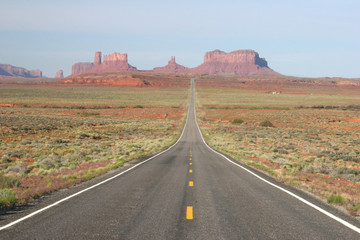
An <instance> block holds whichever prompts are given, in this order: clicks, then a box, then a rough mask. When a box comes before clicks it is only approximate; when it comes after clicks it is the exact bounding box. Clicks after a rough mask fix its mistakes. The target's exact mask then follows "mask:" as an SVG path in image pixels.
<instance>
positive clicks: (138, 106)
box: [134, 105, 144, 108]
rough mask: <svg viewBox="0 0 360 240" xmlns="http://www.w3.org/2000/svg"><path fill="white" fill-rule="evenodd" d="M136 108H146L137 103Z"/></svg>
mask: <svg viewBox="0 0 360 240" xmlns="http://www.w3.org/2000/svg"><path fill="white" fill-rule="evenodd" d="M134 108H144V107H143V106H141V105H136V106H135V107H134Z"/></svg>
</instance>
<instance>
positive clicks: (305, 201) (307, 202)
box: [194, 101, 360, 233]
mask: <svg viewBox="0 0 360 240" xmlns="http://www.w3.org/2000/svg"><path fill="white" fill-rule="evenodd" d="M194 114H195V122H196V126H197V128H198V131H199V133H200V136H201V139H202V141H203V142H204V143H205V145H206V146H207V147H208V148H209V149H210V150H211V151H213V152H214V153H216V154H218V155H220V156H221V157H223V158H224V159H225V160H227V161H229V162H230V163H232V164H234V165H236V166H238V167H240V168H242V169H244V170H245V171H247V172H248V173H250V174H252V175H254V176H255V177H257V178H258V179H260V180H262V181H264V182H265V183H267V184H269V185H271V186H273V187H275V188H277V189H279V190H281V191H283V192H285V193H287V194H289V195H290V196H292V197H294V198H296V199H298V200H300V201H301V202H303V203H305V204H307V205H309V206H310V207H312V208H314V209H316V210H318V211H319V212H321V213H323V214H325V215H326V216H328V217H330V218H332V219H334V220H336V221H338V222H339V223H341V224H343V225H345V226H346V227H348V228H350V229H352V230H354V231H355V232H357V233H360V228H358V227H356V226H354V225H353V224H351V223H349V222H347V221H345V220H343V219H341V218H339V217H337V216H335V215H334V214H332V213H329V212H328V211H326V210H324V209H322V208H320V207H318V206H316V205H315V204H313V203H311V202H309V201H307V200H305V199H303V198H302V197H299V196H298V195H296V194H294V193H292V192H290V191H288V190H286V189H284V188H282V187H280V186H278V185H276V184H274V183H272V182H269V181H268V180H266V179H264V178H262V177H260V176H259V175H257V174H256V173H254V172H252V171H251V170H249V169H247V168H245V167H243V166H241V165H240V164H238V163H235V162H234V161H232V160H230V159H229V158H228V157H226V156H225V155H223V154H221V153H219V152H217V151H215V150H214V149H212V148H211V147H210V146H209V145H208V144H207V143H206V142H205V140H204V137H203V135H202V133H201V131H200V127H199V124H198V122H197V119H196V110H195V101H194Z"/></svg>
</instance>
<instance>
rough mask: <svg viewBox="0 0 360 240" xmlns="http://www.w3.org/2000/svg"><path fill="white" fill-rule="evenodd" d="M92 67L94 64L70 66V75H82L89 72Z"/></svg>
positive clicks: (84, 63)
mask: <svg viewBox="0 0 360 240" xmlns="http://www.w3.org/2000/svg"><path fill="white" fill-rule="evenodd" d="M93 66H94V64H93V63H90V62H80V63H75V64H74V65H73V66H72V70H71V75H79V74H82V73H87V72H90V70H91V68H92V67H93Z"/></svg>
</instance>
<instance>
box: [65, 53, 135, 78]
mask: <svg viewBox="0 0 360 240" xmlns="http://www.w3.org/2000/svg"><path fill="white" fill-rule="evenodd" d="M104 72H138V70H137V69H136V67H133V66H131V65H130V64H128V61H127V54H126V53H124V54H121V53H117V52H114V53H112V54H109V55H104V60H103V61H102V53H101V52H96V53H95V58H94V63H91V62H81V63H75V64H74V65H73V66H72V73H71V75H79V74H83V73H104Z"/></svg>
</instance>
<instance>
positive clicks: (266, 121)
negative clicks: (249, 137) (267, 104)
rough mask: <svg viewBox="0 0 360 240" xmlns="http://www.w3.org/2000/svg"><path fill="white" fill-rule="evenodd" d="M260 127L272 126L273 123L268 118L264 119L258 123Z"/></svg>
mask: <svg viewBox="0 0 360 240" xmlns="http://www.w3.org/2000/svg"><path fill="white" fill-rule="evenodd" d="M260 126H261V127H274V125H273V124H272V123H271V122H270V121H269V120H264V121H262V122H261V123H260Z"/></svg>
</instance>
